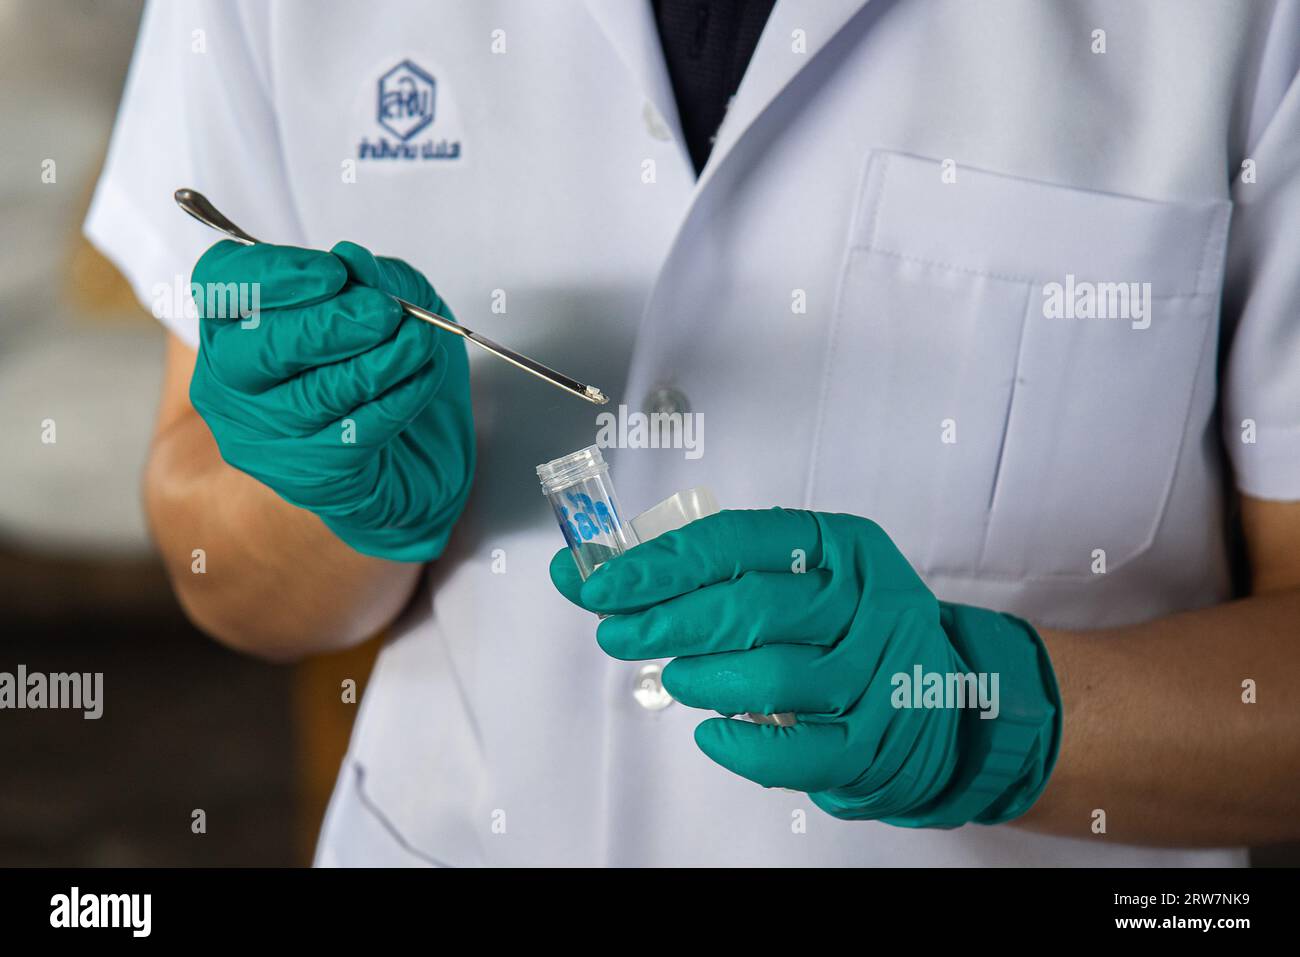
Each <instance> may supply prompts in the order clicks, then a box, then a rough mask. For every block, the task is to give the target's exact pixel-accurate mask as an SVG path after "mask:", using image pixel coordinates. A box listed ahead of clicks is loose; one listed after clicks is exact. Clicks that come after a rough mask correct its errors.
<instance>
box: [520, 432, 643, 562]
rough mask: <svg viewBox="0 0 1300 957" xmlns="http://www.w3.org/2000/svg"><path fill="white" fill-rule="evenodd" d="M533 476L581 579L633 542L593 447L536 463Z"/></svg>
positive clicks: (634, 542)
mask: <svg viewBox="0 0 1300 957" xmlns="http://www.w3.org/2000/svg"><path fill="white" fill-rule="evenodd" d="M537 477H538V479H540V480H541V483H542V491H543V492H544V493H545V494H546V498H547V499H548V500H549V501H550V503H551V508H552V509H553V510H554V511H555V520H556V521H557V522H559V525H560V531H561V532H563V533H564V540H565V542H567V543H568V545H569V551H571V552H572V553H573V560H574V562H576V563H577V566H578V573H579V574H580V575H581V576H582V580H583V581H586V580H587V579H588V578H589V577H590V576H591V573H592V572H594V571H595V570H596V569H597V568H599V567H600V566H601V564H603V563H604V562H607V561H609V560H610V559H611V558H613V557H614V556H615V555H621V554H623V552H625V551H627V550H628V549H629V548H631V547H632V546H633V545H635V544H636V543H637V537H636V532H634V531H633V530H632V525H631V524H630V523H629V522H625V521H624V519H623V512H622V510H620V509H619V506H618V497H617V496H616V495H615V494H614V484H613V483H612V482H611V481H610V480H609V466H608V465H606V464H605V459H604V457H603V456H602V455H601V454H600V449H599V448H598V447H597V446H594V445H590V446H588V447H587V448H585V449H580V450H579V451H577V452H573V453H571V454H569V455H565V456H562V457H560V458H558V459H555V460H554V461H551V462H547V463H546V464H545V465H539V466H537Z"/></svg>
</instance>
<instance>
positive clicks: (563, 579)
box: [550, 542, 613, 607]
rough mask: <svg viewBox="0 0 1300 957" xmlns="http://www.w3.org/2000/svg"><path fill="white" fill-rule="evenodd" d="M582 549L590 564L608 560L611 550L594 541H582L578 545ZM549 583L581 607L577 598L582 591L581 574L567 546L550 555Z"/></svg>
mask: <svg viewBox="0 0 1300 957" xmlns="http://www.w3.org/2000/svg"><path fill="white" fill-rule="evenodd" d="M578 547H579V548H580V549H582V550H583V553H584V554H585V555H586V557H587V561H588V562H590V563H591V565H592V566H597V565H600V564H602V563H604V562H607V561H609V559H610V557H611V555H613V550H612V549H610V548H609V546H607V545H598V544H597V543H595V542H583V543H581V544H580V545H579V546H578ZM550 572H551V584H553V585H554V586H555V590H556V591H558V592H559V593H560V594H561V595H563V596H564V597H565V598H567V599H569V601H571V602H573V603H574V604H575V605H577V606H579V607H582V602H581V601H580V600H579V594H580V592H581V591H582V575H581V574H580V573H579V572H578V565H577V562H575V561H574V560H573V553H572V552H570V551H569V549H567V548H561V549H560V550H559V551H558V552H556V553H555V554H554V555H553V556H552V557H551V567H550Z"/></svg>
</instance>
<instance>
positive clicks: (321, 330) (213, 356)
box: [202, 284, 403, 395]
mask: <svg viewBox="0 0 1300 957" xmlns="http://www.w3.org/2000/svg"><path fill="white" fill-rule="evenodd" d="M402 319H403V314H402V310H401V307H400V306H398V305H397V302H396V301H395V300H394V299H393V298H392V297H391V296H389V295H386V294H384V293H382V292H379V291H378V290H377V289H371V288H370V287H369V286H362V285H357V284H352V285H349V286H347V287H346V288H345V289H343V291H342V292H340V293H339V294H338V295H337V296H334V297H333V298H332V299H330V300H329V301H328V302H323V303H319V304H317V305H314V306H306V307H301V308H299V307H287V308H283V309H276V310H274V311H270V312H265V313H263V314H262V316H261V317H260V321H259V322H258V323H257V324H256V325H255V326H251V327H245V326H244V325H241V324H240V323H225V324H221V325H216V326H205V327H204V329H203V344H202V349H203V350H204V351H206V352H207V354H208V362H209V367H210V369H211V371H212V373H213V375H214V376H215V377H216V378H217V380H218V381H219V382H221V384H223V385H225V386H227V387H228V388H231V389H234V390H235V391H236V392H241V393H244V394H245V395H257V394H259V393H262V392H265V391H267V390H268V389H270V388H272V387H274V386H276V385H278V384H280V383H282V382H286V381H287V380H289V379H291V378H293V377H294V376H296V375H298V374H299V373H301V372H304V371H306V370H307V369H311V368H314V367H316V366H321V365H327V364H329V363H331V362H339V361H341V360H344V359H350V358H352V357H353V356H356V355H359V354H361V353H362V352H365V351H367V350H369V349H373V348H374V347H375V346H377V345H379V344H380V343H382V342H384V341H385V340H386V339H389V338H390V337H392V336H393V334H394V333H395V332H396V331H397V327H398V325H399V324H400V323H401V322H402Z"/></svg>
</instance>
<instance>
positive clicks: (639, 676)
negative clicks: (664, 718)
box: [632, 662, 673, 711]
mask: <svg viewBox="0 0 1300 957" xmlns="http://www.w3.org/2000/svg"><path fill="white" fill-rule="evenodd" d="M663 670H664V668H663V665H658V664H655V663H654V662H651V663H650V664H648V665H642V666H641V667H640V668H638V669H637V670H636V681H634V682H633V684H632V696H633V697H634V698H636V703H637V704H639V705H640V706H641V707H643V708H645V709H646V710H647V711H662V710H663V709H664V708H666V707H668V706H669V705H670V704H672V703H673V696H672V695H670V694H669V693H668V692H667V691H665V690H664V685H663V682H662V681H660V680H659V676H660V675H661V674H663Z"/></svg>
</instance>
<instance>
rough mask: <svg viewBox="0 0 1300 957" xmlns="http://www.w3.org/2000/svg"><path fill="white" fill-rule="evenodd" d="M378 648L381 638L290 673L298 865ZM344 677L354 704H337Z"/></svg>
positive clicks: (311, 846)
mask: <svg viewBox="0 0 1300 957" xmlns="http://www.w3.org/2000/svg"><path fill="white" fill-rule="evenodd" d="M382 644H383V636H379V637H376V638H373V639H371V640H370V641H367V642H365V643H364V644H362V645H358V646H357V647H356V648H352V649H349V650H348V651H343V652H339V653H337V654H333V655H321V656H319V657H316V658H311V659H308V660H307V661H304V662H302V663H301V664H299V665H297V666H296V667H295V668H294V675H293V699H294V700H293V714H294V726H295V727H294V731H295V740H296V744H295V747H294V751H295V752H296V759H297V775H298V804H299V813H298V825H299V826H298V834H297V835H296V839H297V843H298V848H299V855H300V857H301V860H302V862H303V863H304V864H305V863H309V862H310V861H311V858H312V854H313V852H314V851H315V848H316V837H317V834H318V833H319V832H320V824H321V819H322V818H323V817H324V815H325V807H326V805H327V804H328V803H329V799H330V793H331V792H332V791H333V789H334V779H335V778H336V777H337V776H338V771H339V763H340V762H341V761H342V760H343V755H344V754H345V753H346V752H347V747H348V738H349V737H350V735H351V734H352V722H353V720H354V719H355V718H356V714H357V708H359V707H360V706H361V694H362V692H364V690H365V685H366V681H367V679H368V678H369V677H370V669H371V668H372V667H373V666H374V663H375V656H376V655H377V654H378V653H379V648H380V646H381V645H382ZM348 678H351V679H352V680H354V681H355V682H356V683H357V693H356V702H357V703H356V704H344V703H343V687H342V686H343V682H344V681H345V680H346V679H348Z"/></svg>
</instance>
